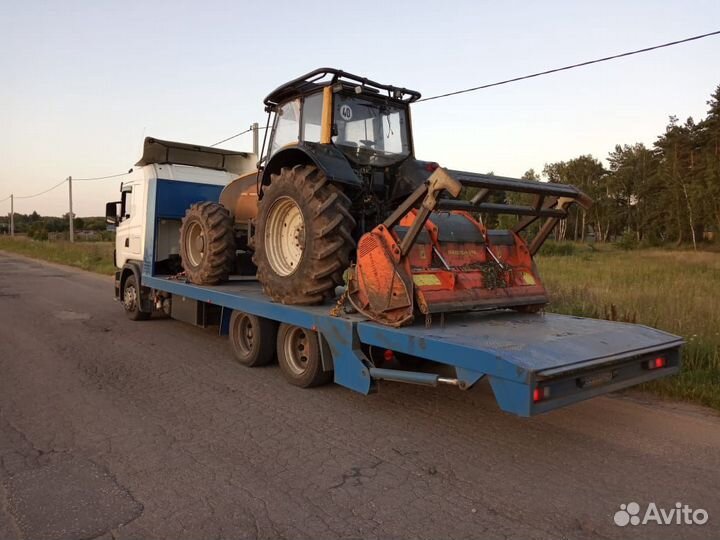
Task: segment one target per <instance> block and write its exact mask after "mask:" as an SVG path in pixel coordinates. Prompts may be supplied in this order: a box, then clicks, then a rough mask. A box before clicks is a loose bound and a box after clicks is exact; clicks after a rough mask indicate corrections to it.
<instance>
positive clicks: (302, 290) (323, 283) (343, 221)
mask: <svg viewBox="0 0 720 540" xmlns="http://www.w3.org/2000/svg"><path fill="white" fill-rule="evenodd" d="M354 227H355V219H354V218H353V217H352V215H351V214H350V199H349V198H348V197H347V195H345V194H344V193H343V192H342V191H341V190H340V189H339V188H338V187H337V186H335V185H333V184H331V183H330V182H328V180H327V177H326V176H325V174H324V173H323V172H322V171H320V170H319V169H318V168H317V167H315V166H313V165H295V166H294V167H292V168H290V167H283V168H282V170H281V171H280V173H279V174H273V175H272V176H271V182H270V184H269V185H268V186H266V187H265V189H264V192H263V196H262V199H260V202H259V203H258V214H257V217H256V219H255V234H254V236H253V238H252V247H253V249H254V255H253V262H254V263H255V265H256V266H257V276H258V280H259V281H260V284H261V285H262V288H263V291H264V292H265V294H266V295H267V296H269V297H270V298H272V299H273V300H274V301H276V302H281V303H283V304H300V305H311V304H319V303H322V302H323V301H324V300H325V299H328V298H333V297H334V296H335V287H337V286H338V285H341V284H342V283H343V277H342V276H343V272H344V271H345V269H346V268H347V267H348V266H349V264H350V254H351V252H352V251H353V250H354V249H355V240H354V239H353V237H352V235H351V234H350V233H351V232H352V230H353V228H354Z"/></svg>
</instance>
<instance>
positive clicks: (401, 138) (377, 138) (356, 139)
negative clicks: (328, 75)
mask: <svg viewBox="0 0 720 540" xmlns="http://www.w3.org/2000/svg"><path fill="white" fill-rule="evenodd" d="M333 101H334V107H333V108H334V111H333V113H334V114H333V138H332V140H333V143H335V145H336V146H337V147H338V148H340V150H342V151H343V152H344V153H345V155H346V156H347V157H348V159H350V160H352V161H354V162H355V163H358V164H359V165H377V166H381V167H383V166H387V165H392V164H393V163H397V162H398V161H401V160H402V159H404V158H406V157H407V156H409V155H410V141H409V136H408V122H407V113H406V110H405V108H404V107H401V106H397V105H392V104H388V103H382V102H379V101H374V100H370V99H366V98H363V97H361V96H349V95H343V94H335V96H334V100H333Z"/></svg>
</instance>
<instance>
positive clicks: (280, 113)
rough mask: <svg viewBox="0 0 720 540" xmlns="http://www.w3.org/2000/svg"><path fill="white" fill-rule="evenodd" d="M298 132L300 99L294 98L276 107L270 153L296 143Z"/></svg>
mask: <svg viewBox="0 0 720 540" xmlns="http://www.w3.org/2000/svg"><path fill="white" fill-rule="evenodd" d="M299 133H300V100H299V99H294V100H292V101H288V102H287V103H285V104H284V105H283V106H281V107H279V108H278V109H277V113H276V114H275V128H274V130H273V140H272V144H271V145H270V155H272V154H274V153H275V152H277V151H278V150H280V149H281V148H282V147H283V146H287V145H289V144H295V143H297V142H298V134H299Z"/></svg>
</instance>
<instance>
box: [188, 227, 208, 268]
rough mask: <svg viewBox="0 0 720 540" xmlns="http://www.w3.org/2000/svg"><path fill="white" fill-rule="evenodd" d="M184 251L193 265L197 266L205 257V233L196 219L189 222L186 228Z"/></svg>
mask: <svg viewBox="0 0 720 540" xmlns="http://www.w3.org/2000/svg"><path fill="white" fill-rule="evenodd" d="M185 252H186V253H187V257H188V261H189V262H190V264H191V265H193V266H199V265H200V263H201V262H202V260H203V258H204V257H205V233H203V229H202V226H201V225H200V224H199V223H198V222H197V221H193V222H192V223H190V225H189V226H188V228H187V233H186V234H185Z"/></svg>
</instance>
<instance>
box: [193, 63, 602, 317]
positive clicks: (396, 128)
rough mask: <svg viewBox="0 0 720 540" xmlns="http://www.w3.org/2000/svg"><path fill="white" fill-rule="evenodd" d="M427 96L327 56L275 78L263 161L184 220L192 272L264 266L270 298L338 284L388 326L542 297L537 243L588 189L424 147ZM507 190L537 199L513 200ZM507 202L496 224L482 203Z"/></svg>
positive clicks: (314, 296)
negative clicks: (305, 69) (417, 107)
mask: <svg viewBox="0 0 720 540" xmlns="http://www.w3.org/2000/svg"><path fill="white" fill-rule="evenodd" d="M420 97H421V96H420V93H419V92H416V91H414V90H408V89H406V88H401V87H396V86H392V85H386V84H380V83H377V82H375V81H372V80H370V79H367V78H364V77H359V76H357V75H353V74H350V73H346V72H344V71H341V70H337V69H331V68H321V69H317V70H315V71H312V72H310V73H308V74H306V75H303V76H302V77H299V78H297V79H294V80H292V81H290V82H288V83H286V84H284V85H282V86H280V87H278V88H277V89H275V90H274V91H272V92H271V93H270V94H269V95H268V96H267V97H266V98H265V100H264V104H265V110H266V112H267V113H268V121H267V126H266V130H265V136H264V140H263V145H262V152H261V158H260V160H259V162H258V166H257V170H255V171H252V172H250V173H247V174H245V175H243V176H240V177H238V178H237V179H235V180H234V181H232V182H231V183H229V184H228V185H227V186H226V187H225V188H224V189H223V191H222V193H221V195H220V197H219V200H218V201H203V202H199V203H196V204H193V205H192V206H191V208H190V209H188V211H187V213H186V216H185V218H184V219H183V221H182V226H181V230H180V255H181V260H182V265H183V268H184V271H185V274H186V277H187V279H188V280H189V281H190V282H193V283H197V284H202V285H207V284H219V283H221V282H223V281H225V280H227V279H228V278H230V276H232V275H236V274H246V275H250V276H254V275H256V277H257V280H258V281H259V282H260V284H261V285H262V289H263V291H264V293H265V294H266V295H267V296H269V297H270V298H271V299H272V300H273V301H276V302H281V303H284V304H301V305H310V304H320V303H323V302H325V301H327V300H330V299H334V298H336V296H337V292H336V289H337V288H338V287H339V286H342V287H344V291H345V292H344V294H343V295H342V296H343V300H345V299H346V300H347V303H348V304H349V305H348V306H347V307H348V308H349V309H352V310H356V311H358V312H360V313H362V314H364V315H365V316H367V317H369V318H371V319H372V320H376V321H378V322H381V323H383V324H388V325H392V326H401V325H405V324H409V323H410V322H412V321H413V319H414V317H415V316H416V314H418V313H419V314H422V315H424V316H425V317H426V319H427V318H428V317H431V316H432V314H433V313H446V312H452V311H464V310H473V309H498V308H512V309H516V310H521V311H537V310H538V309H541V308H542V306H544V305H545V304H546V303H547V301H548V299H547V294H546V291H545V289H544V287H543V285H542V282H541V280H540V277H539V275H538V272H537V268H536V266H535V264H534V262H533V255H535V253H536V252H537V251H538V249H539V248H540V246H541V245H542V243H543V242H544V241H545V239H547V237H548V236H549V234H550V233H551V231H552V229H553V228H554V227H555V225H556V224H557V222H558V220H560V219H562V218H564V217H566V216H567V212H568V208H569V207H570V205H571V204H572V203H578V204H580V205H581V206H583V207H585V208H587V207H588V206H589V205H590V204H591V201H590V199H589V198H588V197H587V196H586V195H585V194H583V193H582V192H581V191H579V190H578V189H576V188H574V187H573V186H569V185H562V184H549V183H542V182H534V181H528V180H518V179H513V178H506V177H501V176H495V175H484V174H477V173H469V172H463V171H454V170H448V169H445V168H442V167H440V166H439V165H438V164H437V163H435V162H432V161H422V160H419V159H416V158H415V153H414V148H413V135H412V129H411V121H410V104H411V103H413V102H415V101H417V100H418V99H420ZM508 192H514V193H520V194H525V195H523V197H525V199H524V200H527V201H528V202H527V204H511V203H507V202H505V199H504V198H503V194H506V193H508ZM498 194H500V196H499V197H498ZM498 214H511V215H515V216H519V218H518V220H517V223H516V224H515V225H514V226H513V228H512V229H504V230H500V229H492V228H489V227H487V226H486V225H485V223H484V221H483V216H485V217H487V216H494V215H498ZM539 219H544V223H542V225H541V226H539V227H538V226H537V225H534V226H533V224H534V223H535V222H536V221H537V220H539ZM530 230H533V231H534V232H535V234H534V236H533V238H532V239H529V238H525V237H526V236H528V235H527V233H528V231H530Z"/></svg>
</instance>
